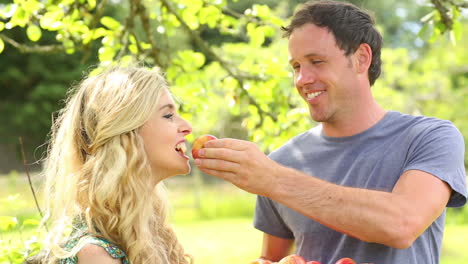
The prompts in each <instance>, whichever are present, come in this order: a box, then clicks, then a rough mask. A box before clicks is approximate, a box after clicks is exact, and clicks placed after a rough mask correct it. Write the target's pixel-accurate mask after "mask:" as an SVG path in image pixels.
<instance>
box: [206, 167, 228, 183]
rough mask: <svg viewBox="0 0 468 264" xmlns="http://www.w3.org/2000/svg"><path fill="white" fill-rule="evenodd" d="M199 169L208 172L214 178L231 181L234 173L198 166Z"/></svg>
mask: <svg viewBox="0 0 468 264" xmlns="http://www.w3.org/2000/svg"><path fill="white" fill-rule="evenodd" d="M199 169H200V170H201V171H203V172H204V173H206V174H208V175H211V176H214V177H216V178H219V179H221V180H225V181H228V182H232V180H233V179H234V177H235V174H233V173H231V172H226V171H218V170H211V169H207V168H199Z"/></svg>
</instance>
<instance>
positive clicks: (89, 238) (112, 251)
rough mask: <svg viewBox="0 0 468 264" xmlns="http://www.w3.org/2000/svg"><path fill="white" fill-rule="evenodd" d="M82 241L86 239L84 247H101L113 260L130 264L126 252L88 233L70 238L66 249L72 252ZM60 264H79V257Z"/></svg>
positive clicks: (65, 260)
mask: <svg viewBox="0 0 468 264" xmlns="http://www.w3.org/2000/svg"><path fill="white" fill-rule="evenodd" d="M80 239H84V240H85V241H86V242H85V243H84V245H86V244H93V245H97V246H100V247H102V248H104V249H105V250H106V251H107V253H108V254H109V255H110V256H111V257H112V258H114V259H121V261H122V264H130V261H129V260H128V257H127V254H125V252H123V250H121V249H120V248H119V247H118V246H117V245H115V244H114V243H112V242H109V241H108V240H107V239H105V238H102V237H97V236H93V235H92V234H90V233H86V232H81V235H78V236H72V238H70V240H69V241H68V242H67V244H66V245H65V249H66V250H71V249H72V248H73V247H74V246H76V244H78V242H79V241H80ZM58 263H59V264H77V263H78V257H77V256H76V255H75V256H72V257H69V258H65V259H61V260H60V261H59V262H58Z"/></svg>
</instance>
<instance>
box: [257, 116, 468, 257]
mask: <svg viewBox="0 0 468 264" xmlns="http://www.w3.org/2000/svg"><path fill="white" fill-rule="evenodd" d="M464 150H465V148H464V142H463V137H462V135H461V133H460V132H459V131H458V129H457V128H455V126H453V125H452V123H451V122H449V121H443V120H439V119H436V118H429V117H423V116H411V115H405V114H401V113H399V112H394V111H389V112H387V114H386V115H385V116H384V118H383V119H382V120H381V121H380V122H379V123H377V124H376V125H374V126H373V127H371V128H369V129H368V130H366V131H364V132H362V133H359V134H357V135H353V136H350V137H340V138H336V137H327V136H325V135H324V134H323V133H322V129H321V126H320V125H319V126H317V127H314V128H312V129H310V130H309V131H307V132H305V133H302V134H300V135H298V136H296V137H294V138H293V139H292V140H290V141H288V142H287V143H286V144H285V145H283V146H282V147H280V148H279V149H277V150H276V151H274V152H272V153H271V154H270V158H271V159H273V160H275V161H277V162H278V163H280V164H283V165H284V166H287V167H290V168H295V169H297V170H300V171H303V172H305V173H306V174H309V175H313V176H315V177H318V178H321V179H324V180H326V181H329V182H332V183H336V184H339V185H343V186H352V187H358V188H366V189H373V190H381V191H388V192H391V191H392V189H393V186H394V185H395V183H396V181H397V180H398V179H399V177H400V175H402V174H403V173H404V172H405V171H408V170H421V171H425V172H428V173H430V174H432V175H434V176H435V177H437V178H439V179H441V180H443V181H445V182H447V183H448V184H449V186H450V187H451V188H452V190H453V192H452V195H451V197H450V200H449V202H448V204H447V206H450V207H459V206H463V205H464V204H465V203H466V201H467V189H466V183H465V181H466V179H465V168H464ZM297 188H301V186H297ZM414 191H415V192H417V191H418V188H417V186H415V189H414ZM444 223H445V210H444V212H443V214H442V215H441V216H440V217H439V218H437V219H436V220H435V221H434V223H433V224H432V225H431V226H430V227H429V228H428V229H427V230H426V231H425V232H424V233H423V234H422V235H421V236H420V237H419V238H418V239H417V240H416V241H415V242H414V243H413V245H412V246H411V247H409V248H407V249H395V248H391V247H387V246H385V245H382V244H377V243H366V242H363V241H361V240H359V239H356V238H353V237H350V236H347V235H345V234H342V233H339V232H337V231H334V230H332V229H330V228H327V227H325V226H323V225H321V224H319V223H318V222H315V221H314V220H312V219H310V218H308V217H305V216H303V215H302V214H299V213H297V212H296V211H294V210H292V209H290V208H288V207H286V206H284V205H282V204H279V203H277V202H275V201H272V200H271V199H268V198H266V197H263V196H258V197H257V205H256V209H255V220H254V226H255V227H256V228H257V229H259V230H261V231H263V232H265V233H268V234H271V235H274V236H278V237H282V238H290V239H294V240H295V244H296V249H297V251H296V253H297V254H299V255H301V256H303V257H304V258H305V259H306V260H318V261H320V262H322V263H323V264H329V263H335V261H337V260H338V259H340V258H342V257H351V258H353V259H354V260H355V261H356V262H358V263H375V264H395V263H398V264H410V263H411V264H415V263H420V264H431V263H439V258H440V252H441V245H442V235H443V230H444Z"/></svg>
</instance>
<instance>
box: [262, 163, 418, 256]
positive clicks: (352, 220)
mask: <svg viewBox="0 0 468 264" xmlns="http://www.w3.org/2000/svg"><path fill="white" fill-rule="evenodd" d="M276 173H278V174H277V175H276V177H275V178H276V180H277V184H276V187H275V188H274V189H272V191H271V192H269V193H268V197H269V198H271V199H273V200H276V201H277V202H279V203H282V204H284V205H286V206H288V207H290V208H291V209H293V210H295V211H297V212H299V213H301V214H303V215H305V216H307V217H309V218H311V219H313V220H315V221H317V222H319V223H321V224H323V225H325V226H328V227H329V228H332V229H334V230H337V231H339V232H342V233H345V234H347V235H350V236H353V237H356V238H358V239H361V240H363V241H366V242H375V243H381V244H385V245H387V246H391V247H395V248H406V247H408V246H410V245H411V244H412V242H413V241H414V239H416V238H417V236H419V235H420V233H422V232H423V231H424V229H425V228H426V227H427V226H426V225H425V224H422V223H420V222H418V221H419V218H418V216H417V215H416V214H415V213H414V212H412V208H411V205H409V204H408V201H406V200H405V197H404V196H403V195H399V194H397V193H390V192H383V191H375V190H367V189H359V188H351V187H344V186H339V185H336V184H332V183H329V182H326V181H323V180H321V179H318V178H315V177H311V176H309V175H306V174H304V173H302V172H299V171H296V170H293V169H290V168H285V167H281V169H279V170H278V169H277V170H276ZM421 226H424V228H422V227H421Z"/></svg>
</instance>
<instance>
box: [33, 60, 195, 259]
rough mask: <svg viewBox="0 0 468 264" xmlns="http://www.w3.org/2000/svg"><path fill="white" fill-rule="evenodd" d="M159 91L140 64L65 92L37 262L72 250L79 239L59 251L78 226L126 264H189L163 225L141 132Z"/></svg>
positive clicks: (48, 167)
mask: <svg viewBox="0 0 468 264" xmlns="http://www.w3.org/2000/svg"><path fill="white" fill-rule="evenodd" d="M165 89H168V87H167V83H166V81H165V79H164V78H163V77H162V75H161V74H160V73H159V72H158V71H155V70H150V69H146V68H144V67H142V66H128V67H121V66H115V67H111V68H109V69H107V70H105V71H104V72H102V73H100V74H98V75H96V76H87V77H86V78H84V80H83V81H82V82H81V83H80V84H79V85H77V86H75V87H74V88H72V89H71V91H70V92H69V95H68V99H67V100H66V105H65V107H64V108H63V109H62V110H61V111H60V112H59V116H58V118H57V119H56V121H55V122H54V125H53V127H52V133H51V141H50V144H49V150H48V155H47V158H46V162H45V168H44V174H45V178H46V181H45V185H44V187H45V193H44V196H45V198H46V204H47V205H48V210H47V212H48V214H47V216H46V219H48V220H47V221H48V223H49V227H50V231H49V232H48V235H47V238H46V242H45V245H46V248H47V254H46V256H45V257H44V258H45V259H43V261H42V262H43V263H48V264H52V263H56V261H57V260H58V259H61V258H66V257H70V256H73V255H75V254H77V253H78V251H79V250H80V249H81V247H82V246H83V244H84V241H83V239H81V241H79V242H78V244H77V245H76V246H75V247H74V248H72V249H71V251H68V250H65V248H64V243H65V242H66V241H67V240H68V239H70V236H71V235H73V233H75V232H77V222H79V223H81V225H84V226H85V228H86V232H87V233H90V234H91V235H94V236H98V237H102V238H105V239H107V240H109V241H111V242H113V243H115V244H116V245H118V246H119V247H120V248H121V249H122V250H124V251H125V253H126V254H127V256H128V258H129V260H130V262H131V263H134V264H139V263H161V264H166V263H170V264H179V263H180V264H185V263H191V262H193V261H192V260H191V258H190V257H189V256H188V255H186V254H185V253H184V250H183V248H182V247H181V245H180V244H179V242H178V240H177V238H176V235H175V233H174V231H173V229H172V228H171V227H170V225H169V223H168V222H167V220H166V213H167V212H166V201H165V200H164V197H165V195H164V193H163V191H164V190H163V186H162V183H160V181H161V179H156V180H155V177H156V176H155V175H153V174H152V170H151V168H150V164H149V161H148V159H147V156H146V154H145V150H144V144H143V140H142V137H141V136H140V135H139V129H140V128H141V127H142V126H143V124H144V123H145V122H146V121H147V120H148V119H149V118H150V116H151V115H152V113H153V112H154V111H155V109H156V104H157V102H158V100H159V98H160V95H161V94H162V92H163V91H164V90H165Z"/></svg>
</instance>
